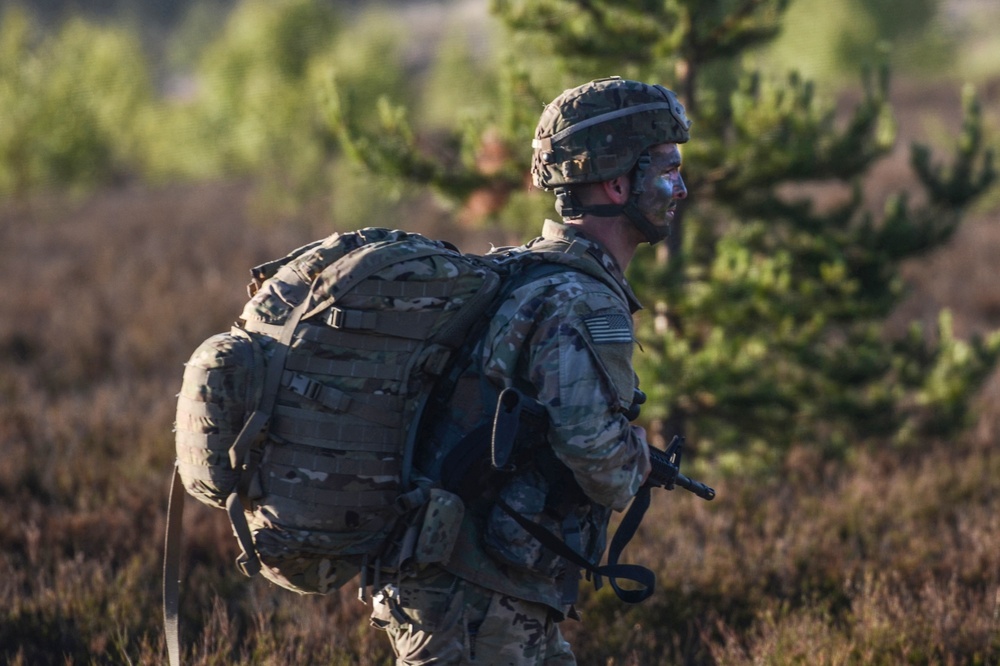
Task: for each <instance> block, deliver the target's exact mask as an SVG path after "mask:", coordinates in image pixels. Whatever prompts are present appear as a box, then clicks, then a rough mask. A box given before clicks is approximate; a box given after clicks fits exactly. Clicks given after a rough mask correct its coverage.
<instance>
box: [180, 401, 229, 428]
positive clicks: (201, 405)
mask: <svg viewBox="0 0 1000 666" xmlns="http://www.w3.org/2000/svg"><path fill="white" fill-rule="evenodd" d="M177 413H178V414H182V415H184V416H187V417H189V419H188V420H189V421H190V419H191V418H194V419H199V418H208V419H212V420H213V421H216V422H218V421H225V420H226V417H227V416H228V414H227V413H226V410H225V409H224V408H223V407H222V406H221V405H219V403H217V402H206V401H204V400H197V399H195V398H189V397H187V396H186V395H179V396H177Z"/></svg>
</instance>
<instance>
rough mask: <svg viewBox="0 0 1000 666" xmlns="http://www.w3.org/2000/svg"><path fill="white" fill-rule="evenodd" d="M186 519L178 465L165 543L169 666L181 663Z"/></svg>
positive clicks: (175, 469) (164, 625) (164, 621)
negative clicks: (184, 530)
mask: <svg viewBox="0 0 1000 666" xmlns="http://www.w3.org/2000/svg"><path fill="white" fill-rule="evenodd" d="M183 519H184V484H182V483H181V477H180V474H178V472H177V467H176V465H175V466H174V473H173V476H172V477H171V479H170V496H169V499H168V500H167V531H166V536H165V538H164V542H163V629H164V636H165V640H166V643H167V657H168V658H169V659H170V666H179V664H180V663H181V656H180V655H181V649H180V642H181V640H180V626H179V622H178V613H179V612H180V605H181V575H180V574H181V526H182V523H183Z"/></svg>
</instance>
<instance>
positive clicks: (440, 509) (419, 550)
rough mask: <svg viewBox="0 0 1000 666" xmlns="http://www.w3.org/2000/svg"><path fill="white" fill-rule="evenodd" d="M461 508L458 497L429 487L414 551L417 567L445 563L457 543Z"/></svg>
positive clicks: (463, 506) (462, 511)
mask: <svg viewBox="0 0 1000 666" xmlns="http://www.w3.org/2000/svg"><path fill="white" fill-rule="evenodd" d="M464 517H465V505H464V504H463V503H462V500H461V499H460V498H459V497H458V495H456V494H454V493H450V492H448V491H447V490H442V489H441V488H432V489H431V491H430V499H429V500H428V501H427V509H426V511H425V512H424V519H423V522H422V523H421V525H420V534H419V536H418V537H417V545H416V549H415V550H414V559H415V560H416V562H417V563H418V564H437V563H440V562H447V561H448V559H449V558H450V557H451V552H452V550H454V548H455V542H456V541H457V540H458V532H459V530H460V529H461V527H462V519H463V518H464Z"/></svg>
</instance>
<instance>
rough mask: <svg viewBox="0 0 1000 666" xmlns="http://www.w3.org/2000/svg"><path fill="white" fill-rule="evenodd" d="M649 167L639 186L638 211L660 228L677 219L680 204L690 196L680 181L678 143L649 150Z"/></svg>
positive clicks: (682, 180) (662, 144) (682, 181)
mask: <svg viewBox="0 0 1000 666" xmlns="http://www.w3.org/2000/svg"><path fill="white" fill-rule="evenodd" d="M649 156H650V160H651V161H650V164H649V166H648V167H647V168H646V170H645V172H644V173H643V176H642V182H641V183H640V184H639V185H640V186H641V187H642V190H641V192H640V194H639V203H638V205H639V210H640V211H642V213H643V214H644V215H645V216H646V219H647V220H649V221H650V222H652V223H653V224H655V225H657V226H667V225H669V224H670V221H671V220H673V218H674V211H675V210H676V209H677V202H678V201H680V200H681V199H683V198H685V197H686V196H687V187H685V185H684V179H683V178H681V151H680V148H679V147H678V146H677V144H676V143H661V144H659V145H657V146H653V147H652V148H650V149H649Z"/></svg>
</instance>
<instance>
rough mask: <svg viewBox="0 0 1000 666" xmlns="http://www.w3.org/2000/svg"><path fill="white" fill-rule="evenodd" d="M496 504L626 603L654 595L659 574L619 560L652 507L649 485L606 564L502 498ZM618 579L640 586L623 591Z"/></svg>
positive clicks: (639, 495) (626, 520)
mask: <svg viewBox="0 0 1000 666" xmlns="http://www.w3.org/2000/svg"><path fill="white" fill-rule="evenodd" d="M496 503H497V506H499V507H500V508H501V509H503V511H504V512H505V513H507V515H509V516H510V517H511V518H513V519H514V520H515V521H517V524H518V525H520V526H521V527H522V528H524V531H526V532H527V533H528V534H530V535H531V536H533V537H535V539H537V540H538V542H539V543H541V544H542V545H543V546H545V547H546V548H548V549H549V550H551V551H552V552H553V553H555V554H556V555H558V556H560V557H562V558H564V559H565V560H567V561H568V562H570V563H571V564H575V565H576V566H578V567H580V568H581V569H584V570H585V571H587V572H588V573H590V574H591V575H593V576H595V577H596V578H595V580H594V584H595V585H597V584H598V581H599V580H600V577H602V576H603V577H606V578H607V579H608V582H609V583H610V585H611V587H612V589H614V591H615V594H617V595H618V598H619V599H621V600H622V601H624V602H625V603H629V604H637V603H639V602H641V601H645V600H646V599H648V598H649V597H650V596H651V595H652V594H653V591H654V590H655V587H656V574H654V573H653V572H652V571H651V570H649V569H647V568H646V567H643V566H640V565H638V564H619V563H618V558H619V557H620V556H621V552H622V550H624V548H625V546H626V545H627V544H628V542H629V541H631V539H632V537H633V536H634V535H635V532H636V529H638V527H639V523H640V522H641V521H642V517H643V515H644V514H645V513H646V509H648V508H649V488H648V487H646V486H643V487H642V488H640V489H639V492H638V493H636V496H635V499H634V500H633V501H632V506H630V507H629V510H628V512H627V513H626V514H625V517H624V518H623V519H622V522H621V524H620V525H619V527H618V531H617V532H615V536H614V538H613V539H612V541H611V548H610V549H609V551H608V563H607V564H605V565H604V566H597V565H594V564H593V563H592V562H590V560H588V559H587V558H586V557H584V556H583V555H581V554H580V553H579V552H577V551H575V550H573V549H572V548H570V547H569V546H568V545H567V544H566V543H565V542H564V541H563V540H562V539H560V538H559V537H557V536H556V535H555V534H553V533H552V532H550V531H549V530H547V529H545V528H544V527H542V526H541V525H539V524H537V523H534V522H532V521H530V520H528V519H527V518H526V517H525V516H523V515H522V514H521V513H519V512H518V511H516V510H515V509H513V508H512V507H511V506H510V505H509V504H507V503H506V502H504V501H503V500H502V499H500V498H499V497H498V498H497V499H496ZM618 579H622V580H629V581H632V582H634V583H637V584H638V585H639V586H640V587H639V588H638V589H634V590H623V589H622V588H620V587H619V586H618Z"/></svg>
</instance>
